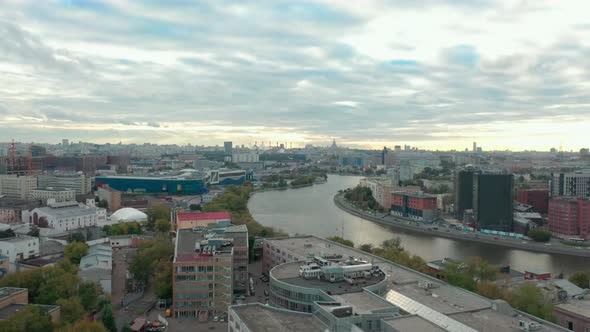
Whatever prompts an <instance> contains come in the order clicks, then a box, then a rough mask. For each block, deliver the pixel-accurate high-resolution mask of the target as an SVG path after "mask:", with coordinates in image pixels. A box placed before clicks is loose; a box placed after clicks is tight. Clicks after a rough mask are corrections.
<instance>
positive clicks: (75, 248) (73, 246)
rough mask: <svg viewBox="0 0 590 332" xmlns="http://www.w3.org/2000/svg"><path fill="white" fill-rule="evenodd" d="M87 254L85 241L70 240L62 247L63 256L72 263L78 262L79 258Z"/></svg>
mask: <svg viewBox="0 0 590 332" xmlns="http://www.w3.org/2000/svg"><path fill="white" fill-rule="evenodd" d="M86 254H88V246H87V245H86V243H81V242H70V243H68V244H66V246H65V247H64V256H65V257H66V258H67V259H69V260H70V262H72V263H73V264H80V259H82V257H84V256H86Z"/></svg>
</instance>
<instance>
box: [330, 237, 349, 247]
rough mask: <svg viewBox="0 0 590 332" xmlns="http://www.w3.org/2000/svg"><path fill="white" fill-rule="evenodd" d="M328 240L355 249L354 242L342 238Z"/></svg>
mask: <svg viewBox="0 0 590 332" xmlns="http://www.w3.org/2000/svg"><path fill="white" fill-rule="evenodd" d="M326 240H329V241H334V242H338V243H340V244H343V245H345V246H349V247H353V248H354V242H352V241H350V240H346V239H343V238H341V237H340V236H330V237H327V238H326Z"/></svg>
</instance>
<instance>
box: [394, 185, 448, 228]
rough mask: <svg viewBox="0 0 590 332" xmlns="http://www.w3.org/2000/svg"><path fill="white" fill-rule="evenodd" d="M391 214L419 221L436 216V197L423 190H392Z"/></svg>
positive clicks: (432, 219)
mask: <svg viewBox="0 0 590 332" xmlns="http://www.w3.org/2000/svg"><path fill="white" fill-rule="evenodd" d="M391 214H392V215H396V216H400V217H405V218H411V219H415V220H419V221H429V222H430V221H435V220H436V219H437V218H438V208H437V197H436V196H435V195H428V194H425V193H423V192H416V193H413V192H406V191H394V192H392V193H391Z"/></svg>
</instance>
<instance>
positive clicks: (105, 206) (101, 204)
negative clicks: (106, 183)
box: [97, 199, 109, 209]
mask: <svg viewBox="0 0 590 332" xmlns="http://www.w3.org/2000/svg"><path fill="white" fill-rule="evenodd" d="M97 206H98V207H99V208H103V209H108V208H109V202H107V201H106V200H105V199H101V200H100V201H99V202H98V204H97Z"/></svg>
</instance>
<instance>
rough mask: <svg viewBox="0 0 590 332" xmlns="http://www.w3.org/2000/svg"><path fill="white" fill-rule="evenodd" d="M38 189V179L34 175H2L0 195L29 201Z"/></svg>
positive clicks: (0, 178)
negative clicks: (32, 193) (33, 192)
mask: <svg viewBox="0 0 590 332" xmlns="http://www.w3.org/2000/svg"><path fill="white" fill-rule="evenodd" d="M36 188H37V179H36V178H35V177H34V176H32V175H20V176H19V175H0V195H2V196H6V197H10V198H20V199H29V198H31V192H32V191H33V190H34V189H36Z"/></svg>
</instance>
